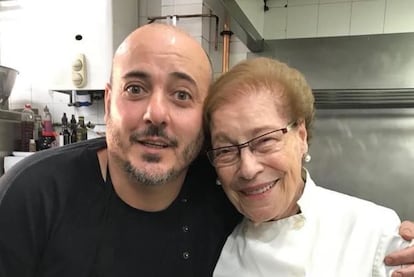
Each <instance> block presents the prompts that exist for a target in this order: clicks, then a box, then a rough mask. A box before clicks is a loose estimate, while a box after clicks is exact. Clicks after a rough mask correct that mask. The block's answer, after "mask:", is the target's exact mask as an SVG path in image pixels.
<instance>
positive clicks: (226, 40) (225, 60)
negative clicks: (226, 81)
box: [220, 24, 233, 73]
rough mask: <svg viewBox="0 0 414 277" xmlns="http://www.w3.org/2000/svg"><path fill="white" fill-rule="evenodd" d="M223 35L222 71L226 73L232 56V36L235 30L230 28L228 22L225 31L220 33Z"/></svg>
mask: <svg viewBox="0 0 414 277" xmlns="http://www.w3.org/2000/svg"><path fill="white" fill-rule="evenodd" d="M220 35H222V36H223V55H222V63H221V72H222V73H225V72H227V71H228V70H229V57H230V37H231V36H232V35H233V32H232V31H230V30H229V27H228V25H227V24H224V27H223V31H222V32H221V33H220Z"/></svg>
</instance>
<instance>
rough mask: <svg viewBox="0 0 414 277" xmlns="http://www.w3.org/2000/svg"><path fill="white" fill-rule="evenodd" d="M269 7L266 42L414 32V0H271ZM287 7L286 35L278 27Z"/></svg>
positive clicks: (265, 24)
mask: <svg viewBox="0 0 414 277" xmlns="http://www.w3.org/2000/svg"><path fill="white" fill-rule="evenodd" d="M252 1H259V0H252ZM259 2H262V1H259ZM268 6H269V11H268V12H266V13H265V16H264V24H263V35H264V38H265V39H280V38H297V37H323V36H343V35H364V34H381V33H400V32H414V0H289V1H288V0H269V1H268ZM283 8H284V9H285V10H286V12H285V13H287V25H286V31H285V32H284V31H283V28H278V27H277V26H281V24H283V23H282V21H283V12H282V11H283ZM258 28H261V25H258ZM284 35H286V36H284Z"/></svg>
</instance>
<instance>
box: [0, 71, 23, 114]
mask: <svg viewBox="0 0 414 277" xmlns="http://www.w3.org/2000/svg"><path fill="white" fill-rule="evenodd" d="M18 73H19V72H18V71H17V70H15V69H13V68H10V67H5V66H1V65H0V109H3V110H8V109H9V105H8V101H7V100H8V99H9V96H10V94H11V92H12V89H13V86H14V82H15V80H16V76H17V74H18Z"/></svg>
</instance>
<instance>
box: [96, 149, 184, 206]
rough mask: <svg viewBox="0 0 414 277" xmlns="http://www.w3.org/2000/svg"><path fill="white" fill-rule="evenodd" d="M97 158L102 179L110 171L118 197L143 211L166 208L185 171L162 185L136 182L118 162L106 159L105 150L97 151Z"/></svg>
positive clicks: (181, 181)
mask: <svg viewBox="0 0 414 277" xmlns="http://www.w3.org/2000/svg"><path fill="white" fill-rule="evenodd" d="M98 159H99V164H100V167H101V173H102V177H103V179H104V180H106V179H107V178H108V176H107V175H108V173H110V176H111V181H112V185H113V187H114V190H115V192H116V194H117V195H118V196H119V198H121V199H122V201H124V202H125V203H126V204H128V205H129V206H131V207H133V208H135V209H139V210H143V211H148V212H156V211H162V210H165V209H166V208H168V207H169V206H170V205H171V203H172V202H173V201H174V200H175V199H176V198H177V196H178V194H179V193H180V190H181V188H182V186H183V183H184V180H185V175H186V171H185V172H183V173H182V174H181V176H179V177H178V178H176V179H175V180H173V181H171V182H168V183H165V184H162V185H154V186H149V185H143V184H138V183H136V182H133V181H131V179H130V178H129V176H128V175H127V173H126V172H125V171H124V170H123V169H122V168H121V167H120V166H119V164H117V163H116V162H114V161H110V160H109V159H108V155H107V150H102V151H100V152H98ZM108 161H109V163H108ZM107 170H109V172H108V173H107Z"/></svg>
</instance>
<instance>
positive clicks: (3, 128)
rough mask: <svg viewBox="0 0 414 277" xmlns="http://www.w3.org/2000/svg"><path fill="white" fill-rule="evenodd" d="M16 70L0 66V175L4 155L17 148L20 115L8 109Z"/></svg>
mask: <svg viewBox="0 0 414 277" xmlns="http://www.w3.org/2000/svg"><path fill="white" fill-rule="evenodd" d="M17 74H18V71H17V70H15V69H13V68H10V67H5V66H0V176H1V175H3V173H4V157H5V156H8V155H10V154H12V152H13V150H15V149H19V148H18V141H19V139H20V128H21V118H22V115H21V113H19V112H13V111H9V102H8V99H9V96H10V94H11V93H12V90H13V86H14V83H15V80H16V76H17Z"/></svg>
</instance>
